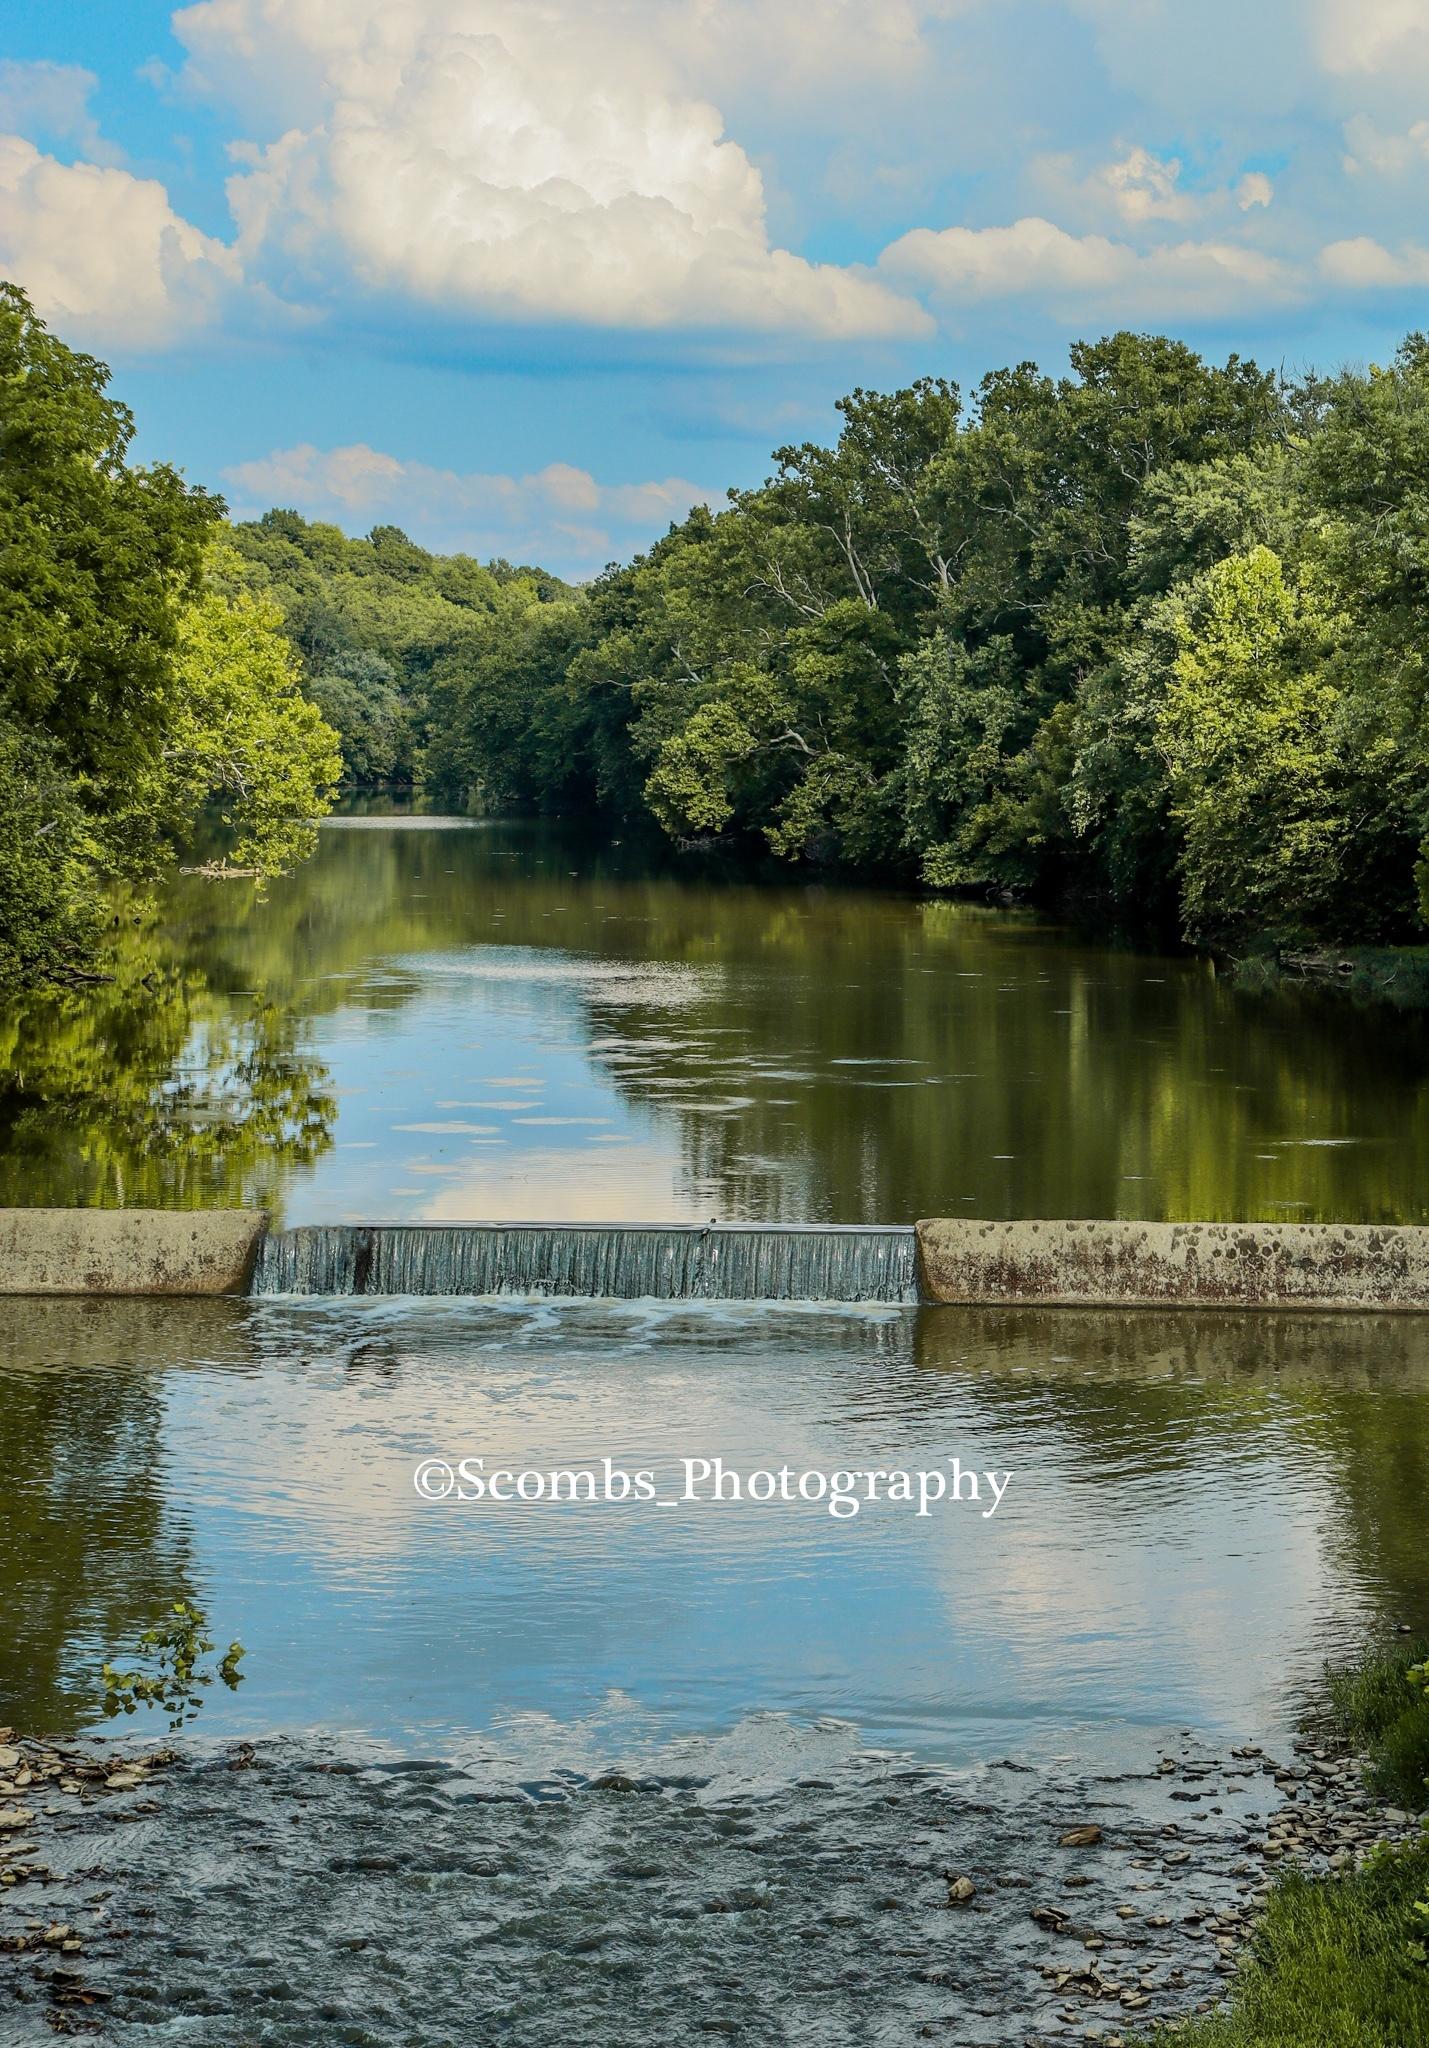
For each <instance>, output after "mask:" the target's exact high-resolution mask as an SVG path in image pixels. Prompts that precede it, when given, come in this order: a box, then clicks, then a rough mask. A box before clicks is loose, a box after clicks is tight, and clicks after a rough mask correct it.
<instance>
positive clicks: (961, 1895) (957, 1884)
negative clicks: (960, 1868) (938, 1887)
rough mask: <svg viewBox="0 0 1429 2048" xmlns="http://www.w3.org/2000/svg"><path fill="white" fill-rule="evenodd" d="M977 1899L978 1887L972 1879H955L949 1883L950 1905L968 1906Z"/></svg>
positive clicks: (951, 1879)
mask: <svg viewBox="0 0 1429 2048" xmlns="http://www.w3.org/2000/svg"><path fill="white" fill-rule="evenodd" d="M976 1897H977V1886H976V1885H975V1884H974V1883H973V1881H972V1879H971V1878H970V1877H954V1878H950V1879H949V1881H948V1904H949V1905H950V1906H966V1905H968V1904H969V1903H970V1901H971V1900H973V1899H975V1898H976Z"/></svg>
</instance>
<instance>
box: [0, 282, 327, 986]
mask: <svg viewBox="0 0 1429 2048" xmlns="http://www.w3.org/2000/svg"><path fill="white" fill-rule="evenodd" d="M108 376H109V373H108V371H107V370H106V369H105V367H104V365H103V364H102V363H98V362H96V361H95V360H94V359H93V358H92V357H90V356H86V355H80V354H77V353H76V352H75V351H74V350H72V349H69V348H67V347H66V346H65V344H64V343H63V342H61V341H60V340H58V339H57V338H56V337H55V336H53V335H52V334H50V333H49V332H48V330H47V329H46V328H45V326H44V325H43V323H42V322H41V321H40V320H38V319H37V318H36V316H35V314H34V312H33V310H32V308H31V306H30V304H29V301H28V300H27V299H26V297H25V295H24V293H23V292H21V291H19V290H18V289H17V288H16V287H15V286H13V285H0V978H3V980H5V981H7V982H18V981H26V980H37V979H43V978H56V977H59V978H64V977H66V976H68V977H70V978H73V977H75V976H79V975H85V974H87V973H88V972H89V971H90V967H89V963H90V959H91V952H92V948H93V945H94V942H95V940H96V936H97V934H98V931H99V929H100V925H101V922H102V914H101V909H100V904H101V900H102V887H103V884H104V883H105V881H106V880H108V879H111V878H113V877H116V876H128V877H145V876H148V875H151V874H153V873H155V872H156V871H157V870H158V868H159V867H160V866H161V865H162V863H163V862H164V861H165V860H166V859H167V858H168V857H169V854H170V852H171V850H172V848H173V846H174V845H175V844H176V843H177V842H180V841H181V840H183V839H184V838H185V837H187V835H188V834H189V833H190V832H191V831H192V829H193V827H194V824H195V821H196V819H197V817H198V814H199V812H200V811H201V810H202V809H203V808H204V807H205V806H206V805H207V804H209V803H210V802H211V801H213V800H215V799H217V800H219V801H221V802H222V804H223V805H224V808H225V812H226V815H227V817H228V818H229V820H230V821H231V823H232V826H233V829H234V832H235V834H236V836H237V843H238V853H239V858H240V860H241V861H242V862H244V863H245V864H247V865H251V866H252V867H254V868H256V869H258V870H260V871H272V870H275V869H277V868H280V867H282V866H283V865H285V864H286V863H288V862H289V861H291V860H293V859H295V858H298V857H300V856H301V855H302V853H303V852H304V851H305V850H306V846H307V844H308V839H309V835H310V832H311V824H310V821H311V819H312V818H313V817H315V816H316V815H317V814H319V813H320V812H321V811H323V810H324V809H326V808H327V805H328V802H329V800H330V796H331V789H332V785H333V783H334V782H335V779H336V773H337V760H336V754H335V750H334V745H333V736H332V734H331V732H330V731H329V730H328V728H327V727H326V726H325V725H324V724H323V722H322V719H321V716H320V714H319V713H318V712H317V711H316V710H315V709H314V708H313V707H312V706H311V705H310V704H308V703H307V702H305V700H304V699H303V697H302V696H301V694H300V691H299V688H298V677H297V672H296V669H295V667H294V664H293V661H292V658H291V655H290V651H289V648H288V645H287V643H286V641H285V640H284V638H283V636H282V634H281V632H280V630H279V621H278V616H277V614H276V613H275V612H274V611H273V610H272V609H271V608H265V607H263V606H261V605H257V604H254V603H253V602H252V601H251V600H246V599H244V600H240V601H230V600H228V599H227V598H225V597H224V596H223V595H222V594H221V593H220V592H219V591H218V590H216V589H215V588H213V587H212V578H213V576H214V574H215V573H220V574H221V569H222V565H221V561H220V559H219V557H218V555H216V553H215V539H216V535H217V532H218V528H219V524H220V521H221V518H222V511H223V507H222V505H221V503H220V502H219V501H218V500H217V499H215V498H212V497H209V496H208V495H207V494H206V493H204V492H203V491H199V490H195V489H193V488H192V487H191V486H189V485H188V484H186V483H185V482H184V481H183V479H182V478H181V477H180V476H179V475H178V473H177V472H176V471H175V470H173V469H171V468H169V467H167V466H166V465H163V464H159V465H156V466H153V467H149V468H139V467H135V466H132V465H131V464H130V463H129V461H128V450H129V446H130V443H131V441H132V439H133V434H134V423H133V420H132V418H131V417H130V415H129V413H128V411H127V410H126V409H125V408H124V407H123V406H121V405H119V404H117V403H116V402H115V401H114V400H113V399H111V398H110V397H109V396H108V395H107V385H108Z"/></svg>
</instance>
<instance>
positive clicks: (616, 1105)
mask: <svg viewBox="0 0 1429 2048" xmlns="http://www.w3.org/2000/svg"><path fill="white" fill-rule="evenodd" d="M123 930H124V936H125V954H124V967H123V970H122V973H121V976H120V979H119V981H118V982H117V983H116V984H114V985H113V986H110V987H106V988H103V989H101V990H99V991H97V992H94V993H91V994H86V995H81V996H72V997H64V998H60V999H53V998H51V999H41V1000H32V1001H30V1002H27V1003H25V1004H22V1005H18V1006H14V1007H12V1008H11V1009H10V1010H9V1011H8V1012H3V1013H0V1201H4V1202H10V1203H43V1202H61V1203H73V1202H85V1203H91V1202H98V1203H110V1204H125V1203H127V1204H134V1203H154V1204H159V1205H164V1206H170V1205H176V1204H177V1205H183V1204H202V1203H207V1202H214V1201H257V1202H263V1203H265V1204H267V1205H268V1206H270V1207H271V1208H272V1209H273V1210H274V1211H275V1213H276V1214H277V1215H279V1216H280V1217H281V1218H282V1219H283V1220H285V1221H287V1222H290V1223H301V1222H340V1221H348V1220H353V1221H356V1220H378V1219H391V1220H395V1219H399V1218H410V1219H416V1218H424V1217H425V1218H432V1219H453V1218H490V1219H503V1218H504V1219H516V1218H528V1219H532V1220H543V1219H575V1218H587V1219H609V1220H617V1221H618V1220H622V1219H642V1220H659V1219H668V1220H676V1219H682V1218H695V1219H700V1220H703V1219H705V1218H707V1217H710V1216H719V1217H723V1218H726V1219H755V1220H783V1221H796V1222H797V1221H805V1222H817V1221H829V1222H902V1221H908V1220H911V1219H912V1218H913V1217H915V1216H919V1215H936V1214H940V1213H946V1214H952V1215H958V1214H966V1215H986V1216H1148V1217H1188V1218H1202V1219H1216V1218H1219V1219H1235V1218H1249V1217H1255V1218H1263V1219H1269V1220H1276V1219H1280V1220H1297V1219H1298V1220H1310V1219H1323V1220H1338V1221H1389V1220H1395V1221H1420V1220H1424V1219H1425V1217H1426V1215H1429V1177H1426V1175H1425V1173H1424V1170H1423V1163H1424V1156H1425V1155H1424V1140H1425V1135H1426V1117H1429V1089H1426V1077H1429V1061H1426V1037H1425V1031H1424V1026H1423V1024H1422V1023H1421V1021H1420V1020H1419V1019H1418V1018H1415V1017H1408V1016H1401V1015H1395V1014H1391V1013H1387V1012H1378V1013H1361V1012H1356V1011H1355V1010H1354V1009H1352V1008H1351V1007H1350V1006H1349V1005H1348V1004H1344V1003H1339V1002H1336V1001H1335V1000H1334V999H1333V998H1326V997H1318V998H1317V997H1314V996H1311V995H1307V994H1301V993H1296V992H1291V993H1288V994H1285V995H1279V996H1251V995H1247V994H1241V993H1237V992H1235V991H1234V990H1232V989H1231V988H1229V987H1228V986H1227V985H1226V984H1225V982H1224V980H1223V979H1218V978H1217V976H1216V974H1215V972H1214V970H1213V969H1212V967H1211V966H1210V964H1209V963H1207V962H1205V961H1202V960H1191V959H1184V958H1177V959H1159V958H1155V957H1151V956H1147V955H1144V954H1138V953H1134V952H1117V951H1112V950H1109V949H1107V948H1103V947H1092V946H1090V945H1088V944H1086V943H1084V942H1082V941H1080V940H1078V939H1077V938H1075V937H1074V936H1072V935H1071V934H1069V933H1068V932H1067V931H1065V930H1062V929H1059V928H1057V927H1055V926H1052V925H1050V924H1047V923H1045V922H1043V921H1040V920H1039V919H1038V918H1037V917H1036V916H1034V915H1032V914H1030V913H1011V912H1005V911H991V910H984V909H981V908H978V907H972V906H968V905H965V904H956V903H949V902H942V901H934V900H926V901H918V900H915V899H912V898H907V897H900V896H896V895H891V894H889V895H880V894H876V893H872V892H868V891H849V890H836V889H832V888H821V887H811V886H793V885H789V884H784V885H780V886H760V885H755V884H751V883H747V882H745V883H741V882H738V881H721V880H719V879H717V878H712V877H710V876H709V875H707V874H703V875H702V873H701V871H699V870H697V869H689V868H685V869H675V870H672V871H667V872H664V873H658V874H652V873H651V872H650V871H649V869H648V868H647V867H645V866H642V864H641V863H640V861H639V860H637V859H636V858H635V856H634V855H633V854H631V855H630V856H628V857H627V855H626V853H625V851H624V850H623V849H622V848H620V847H613V848H611V847H607V848H603V849H596V850H593V849H592V848H591V847H590V846H589V845H588V844H584V843H582V842H579V841H576V840H574V839H571V840H566V839H563V838H561V837H560V836H559V835H558V834H557V833H556V832H554V831H553V830H552V828H549V827H539V826H535V825H528V824H505V823H478V824H472V823H470V822H468V821H464V820H450V819H447V820H443V819H432V818H414V817H396V818H394V817H371V816H361V817H350V818H344V819H335V820H331V821H329V823H328V825H327V827H326V828H325V829H324V831H323V832H322V834H321V837H320V845H319V851H318V854H317V856H316V858H315V859H314V860H313V861H312V862H310V863H309V864H308V865H307V866H306V867H304V868H303V869H301V870H300V871H299V872H298V873H297V874H295V875H293V876H291V877H290V878H288V879H286V880H284V881H281V882H277V883H274V884H273V885H272V886H271V887H270V888H269V890H268V892H267V894H266V897H259V896H257V895H255V892H254V890H253V888H252V886H251V885H249V884H245V883H230V884H215V883H211V882H205V881H203V880H200V879H198V878H194V877H188V878H185V877H180V878H178V879H176V880H175V881H174V882H173V883H172V885H171V886H170V887H169V888H168V890H167V891H166V893H165V895H164V897H163V899H162V903H161V908H160V914H159V916H158V919H157V921H155V920H153V919H152V918H148V917H140V918H139V920H138V921H134V918H133V917H132V916H131V915H130V914H129V913H127V912H126V913H125V922H124V925H123Z"/></svg>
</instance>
